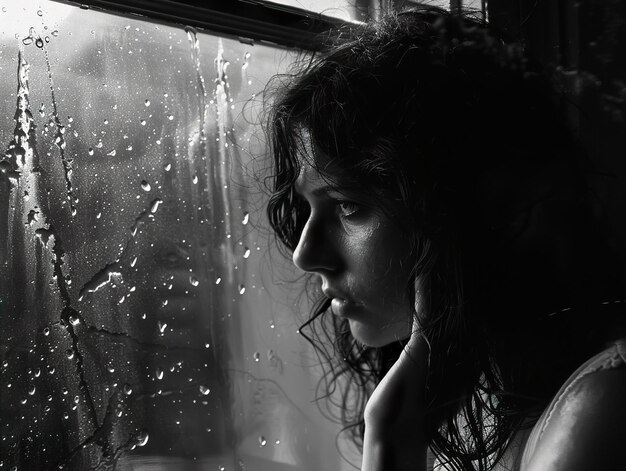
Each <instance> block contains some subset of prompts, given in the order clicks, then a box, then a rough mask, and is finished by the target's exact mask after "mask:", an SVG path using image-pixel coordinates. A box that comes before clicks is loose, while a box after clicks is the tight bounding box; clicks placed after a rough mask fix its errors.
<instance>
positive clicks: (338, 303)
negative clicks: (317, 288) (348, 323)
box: [322, 288, 359, 317]
mask: <svg viewBox="0 0 626 471" xmlns="http://www.w3.org/2000/svg"><path fill="white" fill-rule="evenodd" d="M322 292H323V293H324V296H326V297H327V298H328V299H330V300H331V303H330V308H331V311H332V312H333V314H335V315H337V316H340V317H344V316H346V315H349V314H350V312H351V311H353V310H354V308H356V307H357V306H358V304H359V303H356V302H354V301H353V300H352V299H350V298H349V297H348V296H346V295H345V294H343V293H342V292H340V291H336V290H334V289H331V288H324V289H322Z"/></svg>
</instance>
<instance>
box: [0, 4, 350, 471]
mask: <svg viewBox="0 0 626 471" xmlns="http://www.w3.org/2000/svg"><path fill="white" fill-rule="evenodd" d="M0 5H1V7H2V8H1V11H0V72H1V73H2V77H3V80H2V81H0V145H2V146H3V149H4V153H3V154H2V157H0V170H1V171H0V316H1V319H2V328H1V329H0V361H1V364H0V375H1V381H0V468H1V469H10V470H31V469H61V468H63V469H76V470H86V469H129V470H130V469H133V470H137V469H142V470H143V469H151V470H154V469H159V470H169V469H172V470H174V469H176V470H181V469H210V470H224V471H226V470H242V469H249V470H260V471H263V470H273V471H275V470H281V469H294V470H295V469H298V470H320V469H351V467H350V466H349V465H347V464H346V463H345V461H343V460H341V458H340V457H339V453H338V452H337V451H336V444H335V441H336V436H337V432H338V430H337V429H336V428H335V427H334V426H333V425H331V424H330V423H328V422H326V421H324V420H323V419H322V416H321V414H320V413H319V411H318V410H317V408H316V405H315V403H314V402H313V398H314V389H315V385H316V382H317V378H316V376H315V374H314V371H313V369H312V368H311V367H310V366H311V365H312V364H313V363H314V361H313V358H314V356H313V354H312V353H311V350H310V348H309V346H308V345H307V344H306V343H305V342H304V341H303V340H301V339H300V338H299V336H298V335H297V333H296V329H297V327H298V321H297V319H296V318H295V317H294V314H293V313H294V306H293V305H292V303H291V302H288V301H285V299H290V298H289V297H288V296H286V295H285V292H284V291H276V289H275V288H274V281H275V278H277V276H276V274H275V273H274V272H272V271H271V270H269V268H268V267H269V266H270V261H272V263H274V261H273V260H270V257H269V256H268V254H267V246H268V232H269V231H268V229H267V228H266V226H265V222H264V219H263V206H262V197H261V196H262V195H261V191H260V188H261V184H260V182H258V181H257V180H258V178H257V177H256V176H255V175H258V174H257V172H256V169H258V168H262V167H263V164H262V160H261V155H262V151H263V143H262V133H261V131H260V130H259V128H258V126H256V125H255V124H254V123H255V122H257V121H258V117H257V111H258V109H259V105H258V99H255V97H258V96H259V94H260V93H261V92H262V90H263V88H264V86H265V84H266V83H267V81H268V79H269V78H270V77H271V76H272V75H273V74H275V73H277V72H280V71H282V70H284V68H285V66H286V65H287V64H289V62H290V61H291V53H289V52H288V51H285V50H282V49H278V48H271V47H268V46H260V45H254V46H252V45H249V44H244V43H240V42H238V41H235V40H232V39H228V38H221V37H217V36H212V35H209V34H204V33H198V32H196V31H194V30H192V29H189V28H183V27H171V26H167V25H162V24H154V23H150V22H147V21H142V20H140V19H135V18H133V19H130V18H125V17H122V16H114V15H110V14H106V13H102V12H99V11H92V10H88V9H81V8H78V7H72V6H67V5H64V4H60V3H55V2H41V3H34V2H30V1H25V2H9V1H5V0H2V1H1V2H0ZM285 270H287V267H285ZM280 278H281V279H282V278H284V277H282V276H281V277H280ZM291 299H295V295H294V296H292V297H291Z"/></svg>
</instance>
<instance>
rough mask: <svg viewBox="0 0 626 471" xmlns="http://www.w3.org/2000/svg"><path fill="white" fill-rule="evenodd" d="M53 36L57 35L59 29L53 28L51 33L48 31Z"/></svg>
mask: <svg viewBox="0 0 626 471" xmlns="http://www.w3.org/2000/svg"><path fill="white" fill-rule="evenodd" d="M50 34H51V35H52V36H54V37H55V38H56V37H57V36H58V35H59V30H57V29H55V30H54V31H53V32H52V33H50Z"/></svg>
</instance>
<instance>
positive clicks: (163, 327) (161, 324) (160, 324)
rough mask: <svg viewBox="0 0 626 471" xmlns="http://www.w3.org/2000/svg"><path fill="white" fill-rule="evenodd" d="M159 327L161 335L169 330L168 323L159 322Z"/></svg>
mask: <svg viewBox="0 0 626 471" xmlns="http://www.w3.org/2000/svg"><path fill="white" fill-rule="evenodd" d="M157 325H158V327H159V332H161V334H163V333H164V332H165V329H166V328H167V323H166V322H161V321H159V322H158V323H157Z"/></svg>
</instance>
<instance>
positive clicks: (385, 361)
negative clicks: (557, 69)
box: [268, 8, 626, 471]
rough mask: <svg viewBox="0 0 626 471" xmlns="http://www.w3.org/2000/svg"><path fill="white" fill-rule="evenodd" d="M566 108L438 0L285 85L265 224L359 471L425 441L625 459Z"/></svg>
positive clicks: (617, 300) (552, 456) (412, 451)
mask: <svg viewBox="0 0 626 471" xmlns="http://www.w3.org/2000/svg"><path fill="white" fill-rule="evenodd" d="M561 108H562V106H560V103H559V100H558V95H556V94H555V93H554V91H553V89H552V87H551V86H550V82H549V80H548V79H547V78H546V76H545V75H544V74H541V73H537V72H535V69H534V67H533V66H532V65H531V64H530V63H529V61H528V60H527V59H526V58H525V57H524V56H523V54H522V51H521V50H520V48H519V46H517V45H515V44H507V43H505V42H504V41H502V40H501V39H499V38H498V37H497V36H495V35H494V34H493V33H491V32H490V31H489V29H488V28H487V27H486V26H485V25H483V24H481V23H480V22H478V21H475V20H471V19H467V18H465V19H463V18H460V17H456V16H454V15H450V14H448V13H446V12H444V11H441V10H438V9H434V8H420V9H416V10H413V11H410V12H405V13H402V14H399V15H397V16H392V17H388V18H386V19H384V20H382V21H380V22H379V23H376V24H370V25H365V26H363V27H361V28H357V31H356V32H355V31H350V32H346V31H343V32H340V33H339V34H338V35H337V41H336V44H334V45H333V47H332V48H331V49H330V50H329V51H328V52H326V53H324V54H322V55H321V56H320V57H318V58H316V59H314V60H313V61H312V62H311V63H309V64H307V65H306V66H305V67H304V69H303V70H302V71H301V72H300V73H298V74H296V75H294V76H293V77H291V80H290V81H289V82H288V83H287V84H283V85H282V87H281V88H280V89H279V92H278V94H277V95H276V97H275V102H274V105H273V108H272V112H271V114H270V116H269V119H268V131H269V137H270V143H271V148H272V152H273V156H274V177H273V180H272V182H273V188H272V197H271V200H270V203H269V206H268V214H269V219H270V223H271V225H272V227H273V229H274V230H275V232H276V235H277V237H278V239H279V240H280V242H281V243H282V244H283V245H284V247H285V248H286V249H287V251H288V252H289V254H290V255H292V256H293V261H294V263H295V265H296V266H297V267H298V268H300V269H302V270H304V271H306V272H308V273H310V274H311V281H312V283H313V288H314V290H316V291H315V292H316V293H317V296H318V302H317V303H316V306H315V308H314V311H313V315H312V318H311V320H309V322H307V324H306V326H307V327H312V328H313V333H314V337H315V336H316V335H319V333H325V334H327V335H328V336H329V337H330V338H331V340H332V341H333V345H334V349H335V351H334V353H333V359H330V358H329V360H330V361H332V362H333V363H331V364H332V365H333V367H332V370H331V371H329V372H328V375H327V377H326V378H325V379H326V383H325V386H326V387H327V389H328V391H329V393H331V392H333V391H336V390H337V389H338V388H339V389H340V393H341V394H340V396H341V397H342V403H341V404H342V406H343V411H342V415H343V420H344V422H345V424H346V426H349V427H352V430H353V432H354V437H355V439H356V441H357V442H358V443H361V441H360V440H362V444H363V464H362V470H368V471H372V470H421V469H426V468H427V463H426V461H427V459H426V455H427V448H428V447H430V448H431V450H433V452H434V453H435V455H436V456H437V462H438V463H439V464H438V465H439V466H441V467H442V469H455V470H467V469H480V470H484V469H522V470H525V471H531V470H532V471H535V470H578V469H626V451H625V450H626V446H624V445H626V427H625V426H624V424H625V423H626V404H625V403H626V399H624V398H626V342H625V341H624V340H623V339H624V337H626V329H625V328H624V327H625V322H624V317H625V316H624V315H623V309H622V305H623V304H622V303H621V300H622V299H623V298H624V289H623V281H624V278H623V273H622V271H621V264H620V263H619V262H618V261H617V259H616V258H615V255H614V250H613V248H612V244H611V243H610V239H609V237H608V235H607V231H606V230H605V229H606V227H605V226H606V224H603V223H602V221H603V219H602V217H601V214H600V213H601V211H600V210H599V206H598V204H597V202H596V201H595V199H594V198H593V193H592V191H591V189H590V187H589V185H588V182H587V178H586V176H587V175H589V174H590V170H589V168H588V164H587V163H586V162H585V159H584V156H583V155H581V151H580V150H579V146H577V144H576V141H575V139H574V138H573V136H572V135H571V133H570V132H569V130H568V128H567V126H565V124H564V123H565V120H564V119H563V117H562V116H561V113H560V111H559V110H560V109H561ZM316 326H317V327H316ZM301 330H302V332H303V333H306V329H301ZM620 339H622V340H620ZM314 341H315V339H314ZM320 351H321V352H324V350H323V349H322V348H321V347H320ZM590 359H591V360H590ZM585 362H587V363H585ZM583 364H584V365H585V366H584V367H583V368H582V369H581V370H579V371H576V370H577V369H578V368H579V367H581V365H583ZM342 388H343V389H342ZM366 403H367V405H366Z"/></svg>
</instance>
